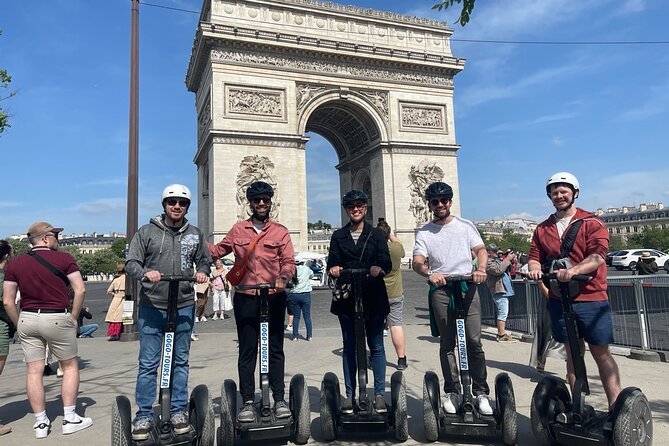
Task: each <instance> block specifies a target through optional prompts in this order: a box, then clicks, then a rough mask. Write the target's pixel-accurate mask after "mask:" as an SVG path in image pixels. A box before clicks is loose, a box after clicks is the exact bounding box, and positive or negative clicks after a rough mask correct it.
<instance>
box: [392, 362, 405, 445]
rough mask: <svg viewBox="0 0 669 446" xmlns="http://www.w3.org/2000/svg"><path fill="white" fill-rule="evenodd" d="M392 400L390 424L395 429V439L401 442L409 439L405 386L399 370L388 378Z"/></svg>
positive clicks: (402, 374) (402, 375)
mask: <svg viewBox="0 0 669 446" xmlns="http://www.w3.org/2000/svg"><path fill="white" fill-rule="evenodd" d="M390 392H391V400H392V417H393V419H392V422H393V426H394V427H395V439H396V440H397V441H400V442H403V441H407V439H408V438H409V421H408V420H407V384H406V378H405V377H404V373H402V372H400V371H399V370H398V371H396V372H395V373H393V375H392V376H391V377H390Z"/></svg>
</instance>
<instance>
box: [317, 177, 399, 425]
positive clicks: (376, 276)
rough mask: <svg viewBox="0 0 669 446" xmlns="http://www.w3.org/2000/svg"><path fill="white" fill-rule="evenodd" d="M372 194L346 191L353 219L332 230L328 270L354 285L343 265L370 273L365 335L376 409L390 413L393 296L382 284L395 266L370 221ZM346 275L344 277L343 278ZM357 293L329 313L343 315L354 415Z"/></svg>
mask: <svg viewBox="0 0 669 446" xmlns="http://www.w3.org/2000/svg"><path fill="white" fill-rule="evenodd" d="M367 202H368V199H367V195H366V194H365V193H364V192H362V191H359V190H352V191H350V192H347V193H346V195H344V197H343V199H342V206H344V208H345V209H346V213H347V215H348V217H349V218H350V220H351V221H350V222H349V223H348V224H347V225H346V226H344V227H343V228H341V229H338V230H337V231H335V232H334V233H333V234H332V238H331V239H330V252H329V255H328V264H327V269H328V272H329V274H330V275H331V276H332V277H335V278H339V279H338V280H340V281H343V282H345V283H351V277H350V275H347V274H342V269H344V268H364V269H368V270H369V274H368V275H367V276H366V277H364V278H363V281H362V305H363V309H364V314H365V333H366V335H367V345H368V346H369V350H370V359H371V365H372V371H373V372H374V396H375V397H374V408H375V409H376V411H377V412H378V413H385V412H386V403H385V400H384V398H383V394H384V391H385V377H386V352H385V350H384V348H383V328H384V326H385V319H386V316H387V315H388V313H389V312H390V306H389V305H388V294H387V292H386V286H385V284H384V282H383V272H386V271H390V269H391V268H392V264H391V261H390V254H389V253H388V243H387V241H386V237H385V236H384V235H383V234H382V233H381V232H380V231H378V230H377V229H375V228H373V227H372V226H371V225H370V224H369V223H366V222H365V215H366V214H367ZM340 276H341V277H340ZM354 303H355V302H354V296H350V297H348V298H345V299H344V298H341V299H338V300H333V301H332V306H331V307H330V311H331V312H332V313H333V314H336V315H337V316H338V317H339V324H340V326H341V333H342V337H343V341H344V354H343V362H344V382H345V383H346V399H344V400H343V401H342V406H341V410H342V413H353V395H354V394H355V387H356V370H357V365H356V357H355V332H354V325H353V323H354V314H353V313H354Z"/></svg>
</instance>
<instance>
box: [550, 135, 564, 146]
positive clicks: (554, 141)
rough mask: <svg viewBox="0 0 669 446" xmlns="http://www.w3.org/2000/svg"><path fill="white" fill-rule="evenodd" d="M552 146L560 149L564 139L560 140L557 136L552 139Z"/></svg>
mask: <svg viewBox="0 0 669 446" xmlns="http://www.w3.org/2000/svg"><path fill="white" fill-rule="evenodd" d="M551 142H552V143H553V145H554V146H558V147H561V146H563V145H564V139H562V138H560V137H559V136H555V137H553V140H552V141H551Z"/></svg>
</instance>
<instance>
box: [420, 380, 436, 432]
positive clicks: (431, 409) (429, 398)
mask: <svg viewBox="0 0 669 446" xmlns="http://www.w3.org/2000/svg"><path fill="white" fill-rule="evenodd" d="M439 400H440V395H439V378H438V377H437V375H436V374H435V373H434V372H427V373H425V378H423V425H424V427H425V439H426V440H427V441H437V439H438V438H439Z"/></svg>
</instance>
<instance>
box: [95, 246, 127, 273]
mask: <svg viewBox="0 0 669 446" xmlns="http://www.w3.org/2000/svg"><path fill="white" fill-rule="evenodd" d="M89 255H90V256H91V263H92V265H93V272H95V273H99V274H114V272H116V264H117V263H119V262H121V261H122V258H120V257H119V256H117V255H116V253H115V252H114V251H113V250H112V249H111V248H107V249H101V250H99V251H95V252H94V253H93V254H89Z"/></svg>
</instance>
